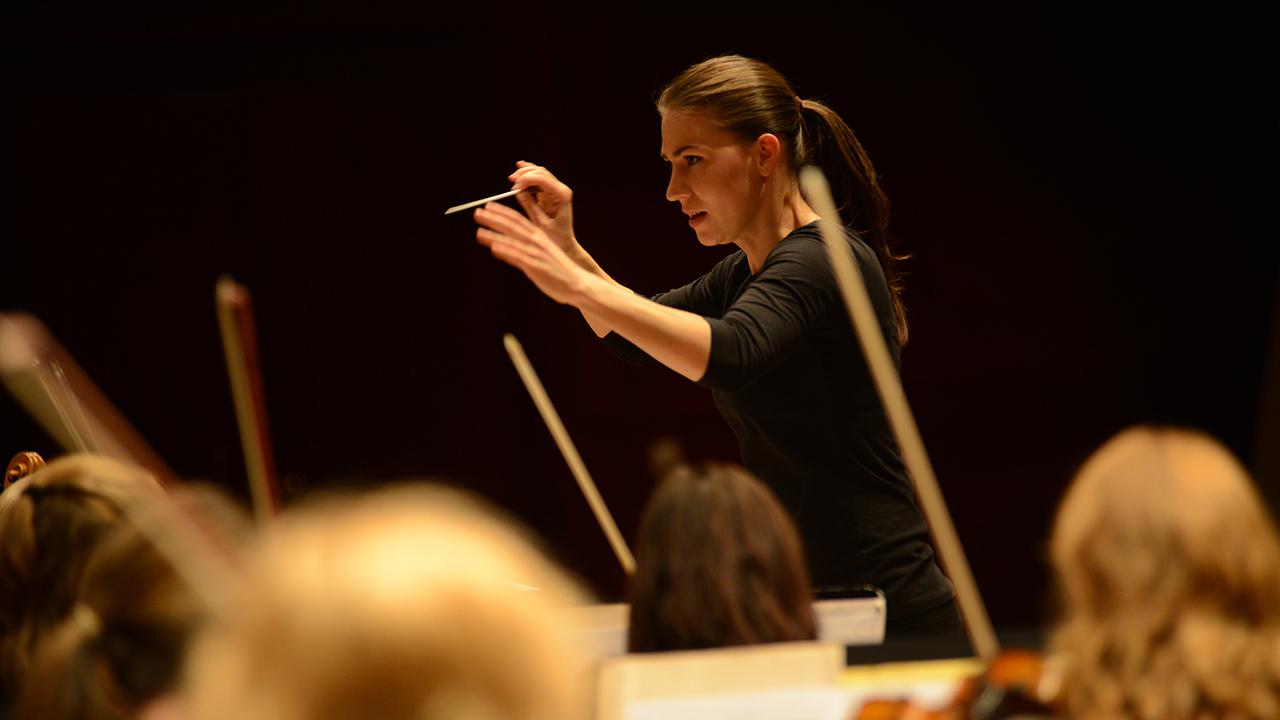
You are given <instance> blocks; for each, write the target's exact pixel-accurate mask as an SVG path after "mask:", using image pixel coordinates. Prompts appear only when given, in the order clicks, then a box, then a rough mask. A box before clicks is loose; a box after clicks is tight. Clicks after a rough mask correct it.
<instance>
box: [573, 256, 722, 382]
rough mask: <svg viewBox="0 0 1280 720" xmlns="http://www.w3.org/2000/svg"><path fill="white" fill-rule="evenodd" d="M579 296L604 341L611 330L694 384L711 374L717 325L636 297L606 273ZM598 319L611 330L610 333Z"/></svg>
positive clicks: (579, 305)
mask: <svg viewBox="0 0 1280 720" xmlns="http://www.w3.org/2000/svg"><path fill="white" fill-rule="evenodd" d="M593 264H594V262H593ZM596 267H597V268H598V267H599V266H598V265H597V266H596ZM578 295H579V296H578V300H577V302H575V303H574V304H575V305H576V306H577V308H578V309H579V310H581V311H582V315H583V317H585V318H586V319H587V322H588V323H591V327H592V329H595V330H596V332H597V334H598V335H600V336H601V337H603V336H604V335H606V334H608V332H609V330H610V329H611V330H612V331H613V332H616V333H618V334H619V335H621V336H623V337H625V338H626V339H628V340H630V341H631V342H632V344H634V345H635V346H636V347H638V348H640V349H641V350H643V351H645V352H646V353H648V354H649V356H650V357H652V358H653V359H654V360H657V361H658V362H660V363H662V364H663V365H666V366H667V367H669V368H671V369H672V370H675V371H676V372H678V373H680V374H681V375H683V376H685V377H686V378H688V379H690V380H694V381H697V380H701V379H702V376H703V375H705V374H706V372H707V363H708V362H709V361H710V358H711V325H710V324H709V323H708V322H707V320H706V318H704V317H702V316H701V315H696V314H694V313H691V312H686V311H684V310H677V309H676V308H672V307H667V306H665V305H660V304H658V303H656V302H654V301H652V300H649V299H648V298H644V297H641V296H639V295H636V294H635V293H633V292H631V291H630V290H628V289H627V288H625V287H623V286H622V285H619V284H618V283H616V282H614V281H613V280H612V279H611V278H609V276H608V275H605V274H604V273H603V271H600V274H596V273H595V272H592V273H591V274H590V275H589V276H587V277H586V278H585V280H584V281H583V283H582V286H581V288H580V290H579V293H578ZM592 320H596V321H598V322H599V323H600V324H601V325H600V326H601V327H605V328H607V329H606V330H605V332H604V333H601V332H600V331H599V329H597V325H596V323H595V322H592Z"/></svg>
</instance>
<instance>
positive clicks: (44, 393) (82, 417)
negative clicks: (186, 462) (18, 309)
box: [0, 314, 177, 485]
mask: <svg viewBox="0 0 1280 720" xmlns="http://www.w3.org/2000/svg"><path fill="white" fill-rule="evenodd" d="M0 379H3V381H4V384H5V386H6V387H7V388H8V389H9V392H10V393H12V394H13V396H14V398H15V399H17V400H18V402H19V403H20V404H21V405H22V406H23V407H24V408H26V410H27V412H29V413H30V414H31V415H32V417H33V418H35V420H36V422H38V423H39V424H40V426H41V427H43V428H44V429H45V431H46V432H48V433H49V435H50V436H52V437H53V439H54V440H55V441H57V443H58V444H59V445H61V446H62V448H63V449H64V450H66V451H67V452H92V453H97V454H99V455H107V456H109V457H113V458H116V459H117V460H122V461H124V462H128V463H132V464H134V465H138V466H140V467H143V468H146V469H147V470H148V471H149V472H150V473H151V474H152V475H154V476H155V478H156V479H157V480H158V481H159V482H160V483H161V484H162V485H168V484H173V483H175V482H177V476H176V475H175V474H174V472H173V470H171V469H170V468H169V466H168V465H167V464H166V463H165V462H164V460H162V459H161V458H160V456H159V455H158V454H157V453H156V451H155V450H153V449H152V448H151V446H150V445H148V444H147V441H146V440H143V439H142V436H141V435H140V434H138V431H137V430H134V429H133V426H132V425H130V424H129V421H127V420H125V418H124V415H122V414H121V413H120V411H119V410H117V409H116V407H115V405H113V404H112V403H111V401H110V400H109V399H107V396H106V395H105V394H103V392H102V391H101V390H99V389H98V386H97V385H95V384H94V383H93V381H92V380H90V379H89V376H88V375H87V374H86V373H85V372H84V371H83V370H81V369H80V366H79V365H78V364H77V363H76V361H75V360H74V359H73V358H72V357H71V355H70V354H69V353H68V352H67V351H66V350H65V349H63V347H62V345H61V344H59V343H58V341H57V340H56V339H55V338H54V337H53V335H52V334H51V333H50V332H49V331H48V330H47V329H46V328H45V326H44V325H43V324H42V323H41V322H40V321H39V320H37V319H36V318H34V317H32V316H30V315H23V314H3V315H0Z"/></svg>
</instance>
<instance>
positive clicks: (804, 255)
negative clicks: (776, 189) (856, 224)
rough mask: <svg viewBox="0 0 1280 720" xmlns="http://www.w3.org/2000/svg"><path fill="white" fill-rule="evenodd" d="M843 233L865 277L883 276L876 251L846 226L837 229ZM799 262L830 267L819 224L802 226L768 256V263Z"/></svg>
mask: <svg viewBox="0 0 1280 720" xmlns="http://www.w3.org/2000/svg"><path fill="white" fill-rule="evenodd" d="M840 229H841V230H844V238H845V241H846V242H847V243H849V248H850V249H851V250H853V256H854V258H855V259H856V260H857V262H858V265H859V266H860V267H861V269H862V271H863V272H864V273H865V272H867V271H871V272H874V273H877V274H880V273H882V272H883V271H882V270H881V269H880V260H879V258H877V257H876V252H875V250H872V249H871V246H870V245H868V244H867V243H866V241H865V240H863V239H862V236H861V235H859V234H858V232H857V231H856V230H854V229H853V228H851V227H848V226H846V225H841V226H840ZM775 257H776V258H777V259H779V260H787V259H790V260H800V261H806V260H809V261H814V262H817V263H818V264H819V266H820V267H822V268H824V269H825V268H826V267H828V266H829V260H828V256H827V245H826V241H824V240H823V239H822V231H821V230H820V229H819V228H818V221H817V220H815V221H813V222H811V223H809V224H808V225H801V226H800V227H798V228H796V229H795V230H793V231H791V234H789V235H787V236H786V237H784V238H783V239H782V241H781V242H779V243H778V247H776V248H774V252H773V253H772V254H771V255H770V258H769V259H770V260H773V259H775Z"/></svg>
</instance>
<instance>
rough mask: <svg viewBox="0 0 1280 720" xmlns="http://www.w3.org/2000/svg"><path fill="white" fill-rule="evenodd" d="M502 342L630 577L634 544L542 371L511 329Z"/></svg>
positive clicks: (614, 552) (632, 570)
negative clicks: (620, 525)
mask: <svg viewBox="0 0 1280 720" xmlns="http://www.w3.org/2000/svg"><path fill="white" fill-rule="evenodd" d="M502 344H503V345H504V346H506V348H507V354H508V355H510V356H511V364H512V365H515V368H516V373H517V374H519V375H520V380H521V381H523V382H524V387H525V389H526V390H528V391H529V397H531V398H533V404H534V405H535V406H536V407H537V408H538V414H539V415H541V416H542V421H543V422H544V423H546V425H547V430H549V431H551V437H552V438H553V439H555V441H556V447H558V448H560V454H561V455H563V456H564V461H565V463H567V464H568V465H569V471H570V472H572V473H573V477H574V479H575V480H577V481H578V487H579V488H580V489H581V490H582V494H583V495H584V496H585V497H586V498H587V504H588V505H590V506H591V512H592V513H594V514H595V516H596V522H598V523H600V529H601V530H604V535H605V537H606V538H608V540H609V545H610V547H612V548H613V554H614V555H617V556H618V563H619V564H620V565H622V569H623V571H624V572H626V574H627V576H628V577H630V576H631V575H633V574H635V571H636V560H635V557H634V556H632V554H631V548H629V547H627V541H626V540H624V539H623V538H622V533H620V532H618V525H617V523H615V522H614V521H613V515H611V514H610V513H609V508H608V506H606V505H605V504H604V498H602V497H601V496H600V491H599V490H598V489H597V488H596V483H595V481H594V480H592V479H591V474H590V473H588V472H587V466H586V464H584V463H583V462H582V456H581V455H579V454H578V448H577V447H575V446H574V444H573V440H572V439H571V438H570V437H569V431H567V430H565V428H564V423H563V422H561V421H560V414H559V413H557V412H556V408H555V406H554V405H552V404H551V398H550V397H549V396H548V395H547V391H546V389H545V388H543V387H542V381H541V380H539V379H538V373H536V372H534V369H533V364H532V363H530V362H529V356H528V355H525V352H524V347H522V346H521V345H520V341H519V340H517V339H516V336H515V335H512V334H511V333H507V334H506V335H503V336H502Z"/></svg>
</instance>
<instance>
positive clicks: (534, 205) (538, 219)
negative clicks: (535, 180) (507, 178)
mask: <svg viewBox="0 0 1280 720" xmlns="http://www.w3.org/2000/svg"><path fill="white" fill-rule="evenodd" d="M535 192H537V190H536V189H534V188H525V190H524V191H523V192H520V193H517V194H516V201H517V202H519V203H520V207H522V208H524V214H525V215H528V216H529V219H530V220H532V221H534V222H535V223H539V224H542V223H549V222H551V216H550V215H547V213H546V211H544V210H543V209H542V206H541V205H539V204H538V201H537V200H536V199H534V196H533V195H534V193H535Z"/></svg>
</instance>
